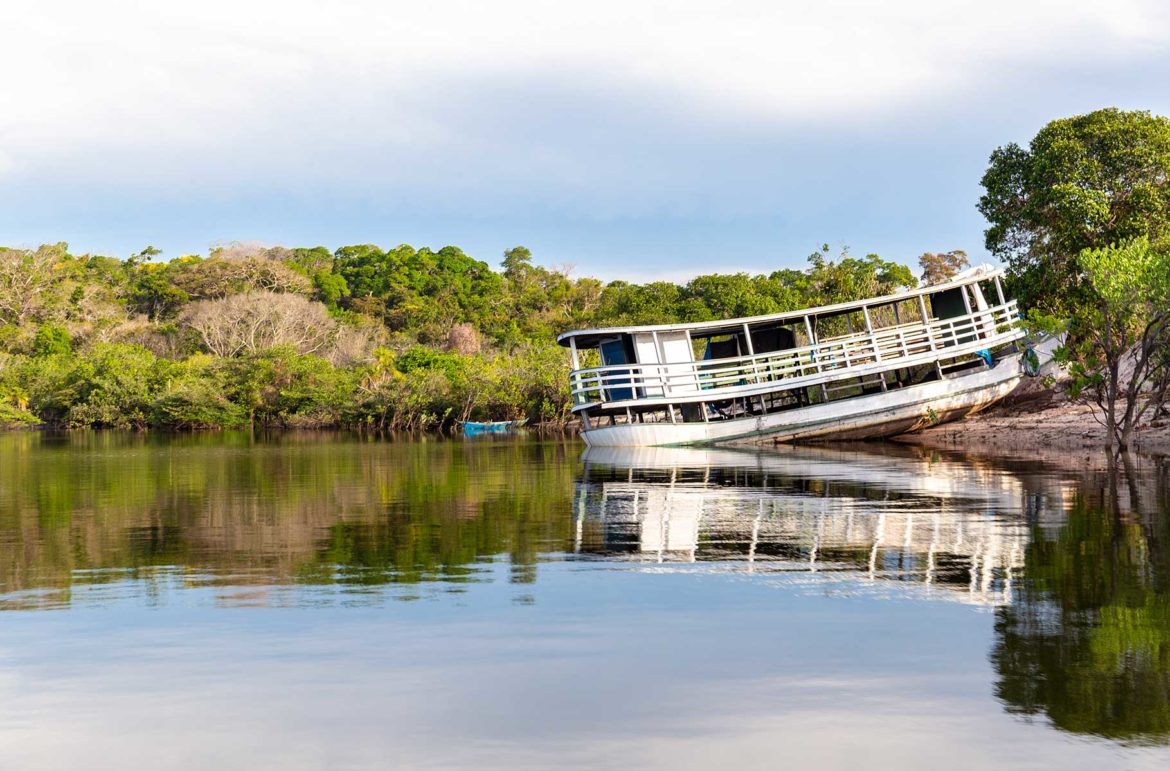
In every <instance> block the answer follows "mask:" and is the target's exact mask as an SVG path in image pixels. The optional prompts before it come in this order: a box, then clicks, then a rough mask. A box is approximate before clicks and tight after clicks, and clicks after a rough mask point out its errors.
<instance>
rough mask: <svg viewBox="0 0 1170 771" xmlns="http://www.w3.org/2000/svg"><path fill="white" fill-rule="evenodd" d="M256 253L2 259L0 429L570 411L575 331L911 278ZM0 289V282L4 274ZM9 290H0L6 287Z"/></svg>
mask: <svg viewBox="0 0 1170 771" xmlns="http://www.w3.org/2000/svg"><path fill="white" fill-rule="evenodd" d="M501 268H502V269H501V270H500V271H495V270H493V269H492V268H491V267H490V266H489V265H488V264H487V263H485V262H482V261H480V260H476V259H474V258H472V257H470V256H468V255H467V254H465V253H464V252H463V251H462V250H460V249H458V248H456V247H454V246H446V247H443V248H441V249H438V250H432V249H429V248H420V249H416V248H414V247H412V246H409V245H406V244H402V245H399V246H396V247H393V248H391V249H385V250H384V249H382V248H381V247H379V246H376V245H373V244H359V245H353V246H345V247H341V248H340V249H337V250H336V251H335V252H330V251H329V250H327V249H325V248H323V247H312V248H293V249H287V248H283V247H271V248H270V247H263V246H258V245H255V244H245V243H239V242H232V243H229V244H226V245H223V246H220V247H217V248H216V249H214V250H212V252H211V253H210V254H209V255H208V256H206V257H201V256H196V255H182V256H179V257H176V258H174V259H171V260H169V261H163V260H161V258H160V254H159V252H158V250H157V249H153V248H152V247H147V248H145V249H143V250H142V251H141V252H139V253H138V254H135V255H132V256H131V257H130V258H128V259H126V260H118V259H113V258H108V257H96V256H90V255H84V256H74V255H71V254H69V252H68V249H67V247H66V246H65V245H64V244H56V245H51V246H45V247H42V248H41V249H38V250H4V251H0V323H3V324H4V325H6V326H4V327H3V328H4V329H6V330H8V332H9V334H6V335H4V337H3V338H2V340H0V348H2V352H3V353H4V354H5V355H6V358H3V359H0V394H3V395H4V396H3V398H0V404H2V405H4V407H3V409H4V412H3V413H0V416H3V419H4V423H6V424H7V423H15V422H28V421H36V420H42V421H46V422H49V423H54V424H60V425H69V426H81V425H103V426H106V425H112V426H122V427H134V426H147V425H150V426H161V427H168V428H211V427H229V426H240V425H249V424H252V425H274V426H281V425H303V426H310V425H350V426H367V427H373V428H381V429H417V428H430V427H436V426H442V425H450V424H451V423H452V422H453V421H455V420H467V419H472V418H482V419H497V418H520V417H526V418H529V419H530V420H533V421H550V422H566V421H568V420H569V418H570V412H569V394H568V379H567V373H568V367H569V361H568V356H567V353H566V351H565V350H564V349H563V348H561V347H559V346H557V345H556V344H555V337H556V335H557V334H559V333H561V332H563V331H565V330H566V329H571V328H575V327H587V326H608V325H617V324H623V323H666V322H674V321H697V320H704V319H711V318H718V317H726V316H746V315H759V314H766V313H774V312H777V311H782V310H789V309H793V308H799V307H802V306H806V305H811V304H820V303H828V302H841V301H845V300H853V299H858V298H860V297H865V296H871V295H878V294H887V293H889V292H892V291H894V290H896V289H897V288H899V287H902V286H909V285H912V284H913V283H914V278H913V275H912V274H911V273H910V270H909V269H908V268H906V267H905V266H902V265H898V264H897V263H893V262H887V261H885V260H882V259H881V258H879V257H878V256H877V255H868V256H866V257H865V258H863V259H857V258H853V257H851V256H850V255H849V253H848V251H847V250H844V251H842V252H841V253H840V254H839V255H837V256H835V257H834V256H833V255H831V253H830V251H829V249H828V247H827V246H826V247H824V248H823V249H821V250H819V251H817V252H816V253H815V254H814V255H813V256H812V257H810V260H809V267H808V269H807V270H795V269H785V270H778V271H775V272H773V273H770V274H760V275H750V274H747V273H736V274H711V275H704V276H697V277H695V278H694V279H692V280H690V281H688V282H687V283H685V284H674V283H671V282H664V281H659V282H652V283H649V284H645V285H640V284H631V283H628V282H622V281H614V282H611V283H609V284H605V283H603V282H601V281H598V280H597V279H593V278H573V277H572V276H571V275H570V274H571V270H570V269H569V268H562V269H554V268H548V267H545V266H542V265H538V264H536V263H535V262H534V260H533V257H532V253H531V252H530V251H529V250H528V249H527V248H525V247H523V246H517V247H515V248H513V249H509V250H508V251H507V252H505V253H504V255H503V260H502V265H501ZM5 277H6V278H5ZM4 282H7V283H4Z"/></svg>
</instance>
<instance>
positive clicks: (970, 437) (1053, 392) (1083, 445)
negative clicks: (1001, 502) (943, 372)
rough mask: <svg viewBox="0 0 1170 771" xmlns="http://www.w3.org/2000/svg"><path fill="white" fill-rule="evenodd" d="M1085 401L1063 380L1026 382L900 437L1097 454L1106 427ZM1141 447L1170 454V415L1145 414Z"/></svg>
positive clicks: (1137, 442) (1138, 435)
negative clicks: (975, 408)
mask: <svg viewBox="0 0 1170 771" xmlns="http://www.w3.org/2000/svg"><path fill="white" fill-rule="evenodd" d="M1094 414H1095V413H1094V410H1093V409H1092V408H1091V407H1090V406H1089V405H1087V404H1083V403H1080V402H1074V401H1072V400H1070V399H1069V398H1068V395H1067V392H1066V391H1065V389H1064V388H1063V387H1062V386H1061V385H1060V384H1058V385H1055V386H1051V387H1045V386H1043V385H1041V383H1040V382H1038V381H1028V382H1027V383H1025V384H1024V385H1023V386H1022V387H1021V389H1020V390H1019V391H1017V392H1016V393H1015V394H1013V395H1012V396H1011V397H1009V398H1008V399H1005V400H1004V401H1003V402H1000V403H999V404H997V405H995V406H994V407H991V408H990V409H987V410H985V411H984V412H981V413H979V414H977V415H973V416H971V417H969V418H966V419H965V420H960V421H956V422H953V423H945V424H943V425H940V426H935V427H933V428H928V429H925V430H924V431H920V432H918V433H914V434H905V435H903V436H900V437H898V438H897V441H899V442H905V443H907V444H916V445H920V446H923V447H928V448H934V449H950V450H960V451H980V450H983V451H995V452H996V453H997V454H1016V453H1030V452H1038V453H1043V454H1048V453H1060V452H1069V451H1086V452H1091V453H1097V452H1100V451H1101V450H1102V448H1104V447H1105V446H1106V432H1105V427H1104V426H1102V425H1101V423H1099V422H1098V421H1097V419H1096V418H1095V417H1094ZM1133 449H1134V450H1135V451H1137V452H1142V453H1151V454H1158V455H1165V454H1170V419H1167V418H1161V419H1159V420H1151V419H1150V416H1149V415H1147V416H1146V418H1145V419H1144V420H1143V421H1142V423H1141V424H1140V425H1139V426H1138V428H1137V431H1136V432H1135V439H1134V447H1133Z"/></svg>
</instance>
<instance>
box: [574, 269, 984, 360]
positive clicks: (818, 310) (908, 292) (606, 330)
mask: <svg viewBox="0 0 1170 771" xmlns="http://www.w3.org/2000/svg"><path fill="white" fill-rule="evenodd" d="M1003 272H1004V271H1003V268H999V267H995V266H993V265H978V266H976V267H973V268H968V269H967V270H964V271H963V272H962V273H959V274H957V275H956V276H954V277H953V278H952V279H950V280H949V281H945V282H943V283H941V284H932V285H930V286H920V287H917V288H915V289H905V290H903V291H901V292H897V293H895V294H888V295H882V296H881V297H870V298H866V299H863V300H853V301H851V302H845V303H836V304H834V305H819V306H816V307H812V308H803V309H801V310H795V311H783V312H781V313H769V314H766V315H764V316H745V317H743V318H738V319H715V320H712V321H695V322H690V323H683V324H640V325H634V326H628V327H601V328H598V329H574V330H572V331H569V332H565V333H563V334H561V335H559V336H557V342H558V343H560V344H561V345H564V346H568V345H569V340H570V339H576V341H577V345H578V346H582V347H585V348H592V347H594V346H596V345H598V344H599V343H600V342H601V341H602V340H604V339H607V338H610V337H613V336H614V335H623V334H634V333H640V332H684V331H690V332H702V333H703V334H704V335H706V336H708V337H709V336H713V335H719V334H731V333H735V332H739V331H741V329H742V327H743V325H744V324H751V325H756V324H768V323H771V324H783V323H785V322H788V321H794V320H797V319H803V318H804V317H805V316H835V315H838V314H841V313H848V312H850V311H857V310H860V309H861V308H863V307H866V308H868V307H872V306H875V305H886V304H888V303H895V302H902V301H904V300H913V299H914V298H916V297H919V296H921V295H927V294H935V293H937V292H945V291H947V290H948V289H954V288H955V287H960V286H966V285H968V284H974V283H976V282H979V281H987V280H990V279H993V278H995V277H996V276H1002V275H1003Z"/></svg>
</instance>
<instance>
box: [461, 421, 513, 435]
mask: <svg viewBox="0 0 1170 771" xmlns="http://www.w3.org/2000/svg"><path fill="white" fill-rule="evenodd" d="M527 422H528V421H527V419H522V420H489V421H475V420H465V421H463V433H465V434H499V433H505V432H508V431H512V430H513V429H517V428H520V427H521V426H523V425H524V424H525V423H527Z"/></svg>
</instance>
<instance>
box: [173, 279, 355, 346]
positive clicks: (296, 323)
mask: <svg viewBox="0 0 1170 771" xmlns="http://www.w3.org/2000/svg"><path fill="white" fill-rule="evenodd" d="M179 321H180V322H181V323H182V324H183V325H184V326H187V327H189V328H190V329H192V330H194V331H195V332H196V333H197V334H198V335H199V337H200V339H201V340H202V341H203V344H204V346H205V347H206V348H207V350H208V351H210V352H211V353H213V354H215V355H216V356H225V357H227V356H238V355H241V354H255V353H259V352H261V351H263V350H266V349H268V348H271V347H273V346H277V345H288V346H291V347H293V348H294V349H295V350H297V351H298V352H300V353H320V352H322V351H324V350H325V349H326V348H327V347H328V346H329V345H330V343H331V342H332V340H333V338H334V336H335V335H336V333H337V322H336V321H334V320H333V319H331V318H329V313H328V311H326V309H325V306H324V305H322V304H321V303H317V302H313V301H311V300H308V299H306V298H304V297H301V296H299V295H292V294H281V293H278V292H268V291H258V292H246V293H244V294H238V295H232V296H231V297H225V298H223V299H221V300H202V301H200V302H196V303H192V304H191V305H189V306H188V307H187V309H186V310H184V311H183V313H182V314H181V315H180V317H179Z"/></svg>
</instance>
